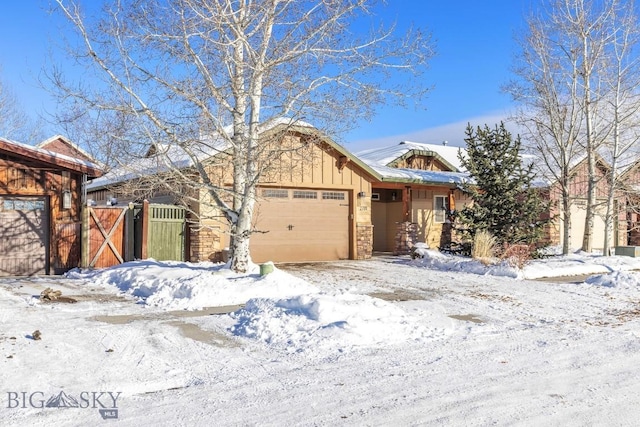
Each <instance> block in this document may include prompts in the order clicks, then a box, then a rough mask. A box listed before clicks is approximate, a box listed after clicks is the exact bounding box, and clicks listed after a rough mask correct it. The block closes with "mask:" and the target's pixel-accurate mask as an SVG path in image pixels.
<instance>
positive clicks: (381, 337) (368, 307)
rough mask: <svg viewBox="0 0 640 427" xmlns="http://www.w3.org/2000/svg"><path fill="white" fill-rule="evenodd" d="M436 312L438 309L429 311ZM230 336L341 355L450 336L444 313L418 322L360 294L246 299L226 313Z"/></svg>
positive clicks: (294, 350) (282, 347) (295, 350)
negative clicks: (241, 306)
mask: <svg viewBox="0 0 640 427" xmlns="http://www.w3.org/2000/svg"><path fill="white" fill-rule="evenodd" d="M435 311H436V312H437V311H442V310H435ZM232 316H233V317H234V319H236V321H237V322H236V324H235V325H234V326H233V327H232V328H231V331H232V332H233V333H234V334H235V335H236V336H244V337H247V338H251V339H256V340H259V341H263V342H265V343H266V344H268V345H269V346H271V347H275V348H278V349H280V350H282V351H285V352H287V353H299V352H305V351H306V350H309V349H313V352H314V353H315V352H320V353H322V352H323V350H328V351H336V350H337V351H339V352H342V351H345V350H347V349H349V348H351V347H357V346H378V345H385V344H396V343H400V342H405V341H410V340H418V339H424V338H435V337H438V336H443V335H445V334H447V333H449V332H451V331H452V321H451V319H449V318H447V317H446V316H445V315H444V313H442V312H441V313H438V314H433V313H432V316H431V317H432V319H430V321H424V320H421V319H419V318H418V317H416V316H414V315H411V314H409V313H407V312H406V311H405V310H403V309H402V308H400V307H399V306H398V305H396V304H392V303H390V302H386V301H383V300H380V299H375V298H371V297H369V296H366V295H357V294H349V293H341V294H327V293H318V294H313V295H302V296H297V297H292V298H283V299H252V300H250V301H249V302H247V305H246V306H245V307H244V309H243V310H240V311H238V312H236V313H234V314H232Z"/></svg>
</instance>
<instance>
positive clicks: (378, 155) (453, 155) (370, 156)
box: [357, 141, 466, 172]
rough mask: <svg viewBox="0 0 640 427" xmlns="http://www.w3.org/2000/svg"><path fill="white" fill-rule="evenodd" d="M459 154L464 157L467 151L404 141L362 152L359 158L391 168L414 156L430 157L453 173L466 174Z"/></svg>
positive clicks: (358, 154)
mask: <svg viewBox="0 0 640 427" xmlns="http://www.w3.org/2000/svg"><path fill="white" fill-rule="evenodd" d="M458 153H462V154H463V155H464V154H465V153H466V150H465V149H464V148H461V147H451V146H447V145H438V144H422V143H419V142H411V141H402V142H400V144H398V145H392V146H388V147H381V148H373V149H370V150H364V151H360V152H358V153H357V156H358V157H360V158H361V159H362V160H364V161H365V162H367V163H369V164H376V165H380V166H389V167H393V166H394V165H395V164H397V163H399V162H400V161H402V160H404V159H407V158H409V157H411V156H414V155H422V156H429V157H434V158H435V159H437V160H438V161H440V162H441V163H442V164H444V165H445V166H447V167H448V168H449V170H450V171H451V172H466V170H465V169H464V167H463V166H462V163H461V162H460V158H459V157H458Z"/></svg>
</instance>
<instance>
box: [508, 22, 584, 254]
mask: <svg viewBox="0 0 640 427" xmlns="http://www.w3.org/2000/svg"><path fill="white" fill-rule="evenodd" d="M519 43H520V47H521V54H520V56H519V57H518V58H517V59H518V61H517V63H516V66H515V67H514V72H515V74H516V76H517V77H518V79H517V80H514V81H512V82H511V83H510V84H509V85H508V86H507V87H506V90H507V91H508V92H509V93H510V94H511V95H512V97H513V98H514V100H516V101H518V102H519V103H520V104H521V105H522V107H521V108H520V109H519V110H518V112H517V114H515V115H514V120H515V121H516V122H517V123H518V124H519V125H520V126H521V127H522V129H523V133H522V136H523V138H524V139H525V141H527V143H528V148H529V149H530V150H531V151H532V152H533V153H534V154H536V155H537V156H539V157H540V158H541V160H542V163H543V164H542V165H540V168H539V169H541V170H540V173H541V176H542V177H543V178H546V180H547V181H549V182H550V183H552V188H551V189H550V191H558V192H559V193H560V200H561V206H560V212H561V221H562V223H563V236H562V251H563V253H564V254H568V253H569V249H570V247H569V244H570V240H571V232H572V229H571V188H570V185H571V176H570V172H571V168H572V166H573V165H574V164H575V162H576V159H577V156H578V153H579V150H578V140H579V137H580V135H581V133H582V125H583V122H584V120H583V119H584V112H583V110H582V103H581V100H580V90H579V74H580V65H579V64H580V62H579V57H578V54H577V52H578V50H577V49H576V48H575V47H574V46H572V45H571V44H572V43H573V41H572V40H571V39H569V38H567V37H566V34H564V33H563V32H562V31H561V29H560V27H558V26H557V25H556V24H555V22H554V21H553V20H551V19H549V18H548V17H541V16H537V15H532V16H530V17H529V19H528V27H527V33H526V34H525V35H524V36H523V37H522V38H521V39H520V40H519ZM574 44H575V43H574Z"/></svg>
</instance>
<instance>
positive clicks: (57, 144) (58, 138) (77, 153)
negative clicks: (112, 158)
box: [36, 135, 99, 164]
mask: <svg viewBox="0 0 640 427" xmlns="http://www.w3.org/2000/svg"><path fill="white" fill-rule="evenodd" d="M36 148H42V149H45V150H49V151H53V152H56V153H60V154H64V155H66V156H69V157H73V158H74V159H82V160H88V161H90V162H93V163H95V164H98V163H99V162H98V161H97V160H96V159H95V158H94V157H93V156H92V155H91V154H89V153H88V152H86V151H85V150H83V149H82V148H81V147H80V146H79V145H77V144H74V143H73V142H72V141H70V140H69V139H68V138H67V137H65V136H63V135H54V136H52V137H51V138H47V139H45V140H44V141H42V142H41V143H40V144H38V145H36Z"/></svg>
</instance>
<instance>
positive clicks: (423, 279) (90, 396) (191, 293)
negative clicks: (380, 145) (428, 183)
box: [0, 255, 640, 426]
mask: <svg viewBox="0 0 640 427" xmlns="http://www.w3.org/2000/svg"><path fill="white" fill-rule="evenodd" d="M573 261H575V259H574V260H573ZM573 261H571V260H569V259H565V260H562V259H553V260H549V261H547V262H546V264H545V265H542V264H538V268H537V269H536V271H542V270H546V271H547V275H553V274H549V272H553V271H556V272H557V271H560V270H562V269H565V270H566V269H568V268H569V267H570V266H571V265H574V264H572V262H573ZM541 262H544V261H541ZM580 262H581V263H582V264H584V265H586V266H593V265H597V264H598V263H600V264H599V265H600V267H598V268H601V267H602V265H603V264H602V260H597V261H594V259H593V258H589V257H586V258H584V259H582V260H581V261H580ZM612 265H614V267H611V266H612ZM608 267H609V268H608V269H610V270H614V271H613V272H612V273H610V274H597V275H594V276H592V277H590V278H589V279H587V280H586V282H584V283H580V284H563V283H547V282H543V281H531V280H526V279H522V277H523V276H525V275H526V270H525V272H524V273H523V272H522V271H516V270H513V269H509V268H507V267H504V266H503V267H501V268H498V269H496V268H494V269H493V270H492V271H489V270H483V269H482V268H481V267H479V266H477V265H475V264H474V265H468V266H461V264H460V260H459V259H456V258H451V257H439V256H437V255H433V257H427V259H425V260H417V261H410V260H408V259H376V260H371V261H357V262H355V261H354V262H341V263H332V264H330V265H329V268H322V269H317V268H313V267H305V266H298V267H292V266H289V267H286V268H288V270H287V271H283V270H282V269H280V270H276V271H275V272H274V273H273V274H269V275H267V276H265V277H260V276H259V275H257V274H250V275H244V276H239V275H234V274H232V273H230V272H229V271H228V270H224V269H222V268H221V266H216V265H211V264H197V265H193V264H187V263H157V262H153V261H145V262H137V263H128V264H125V265H122V266H119V267H117V268H113V269H108V270H103V271H98V272H88V273H81V272H75V273H73V274H70V275H69V276H68V277H66V278H41V279H32V280H23V279H20V280H12V279H2V280H0V367H1V368H0V384H2V390H0V396H2V398H1V399H0V419H1V420H2V425H16V426H22V425H30V426H31V425H42V426H45V425H46V426H67V425H101V424H105V425H106V423H110V422H113V420H110V419H109V417H111V418H114V417H117V418H118V421H119V423H118V425H131V426H157V425H159V424H160V425H189V426H191V425H202V426H205V425H274V426H276V425H278V426H279V425H490V424H498V425H514V424H515V425H532V426H534V425H535V426H538V425H585V424H586V425H633V424H634V423H636V422H637V419H639V418H640V374H639V371H640V370H639V369H638V366H640V338H639V336H638V335H639V334H640V328H639V326H640V322H639V316H640V290H639V285H640V277H639V275H638V273H635V272H630V271H624V270H628V269H629V268H631V267H632V266H630V265H628V263H627V261H626V260H620V259H616V260H614V261H611V263H610V264H608ZM584 268H587V267H584ZM584 268H583V270H581V272H583V273H584V272H585V271H587V270H584ZM598 268H596V269H595V270H594V271H599V270H598ZM579 272H580V271H579ZM486 273H489V274H486ZM46 287H51V288H54V289H58V290H61V292H62V295H65V296H68V297H73V298H74V299H76V300H77V302H76V303H74V304H71V303H58V302H45V301H43V300H40V299H39V298H38V296H39V294H40V292H42V290H44V289H45V288H46ZM234 304H239V305H241V306H242V308H240V307H236V308H239V309H238V310H237V311H235V312H233V313H230V314H215V313H219V312H220V311H225V310H219V311H216V310H213V309H209V310H208V311H202V312H201V311H198V310H200V309H202V308H203V307H212V306H229V305H234ZM36 330H38V331H40V333H41V339H39V340H34V339H33V338H34V335H33V332H34V331H36ZM100 393H102V394H100ZM118 393H119V394H118ZM96 397H97V400H96ZM50 398H51V402H52V406H51V407H46V402H47V401H48V400H49V399H50ZM74 402H76V403H77V404H76V405H74ZM61 406H62V407H61ZM114 410H115V412H114ZM105 418H106V419H105Z"/></svg>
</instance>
